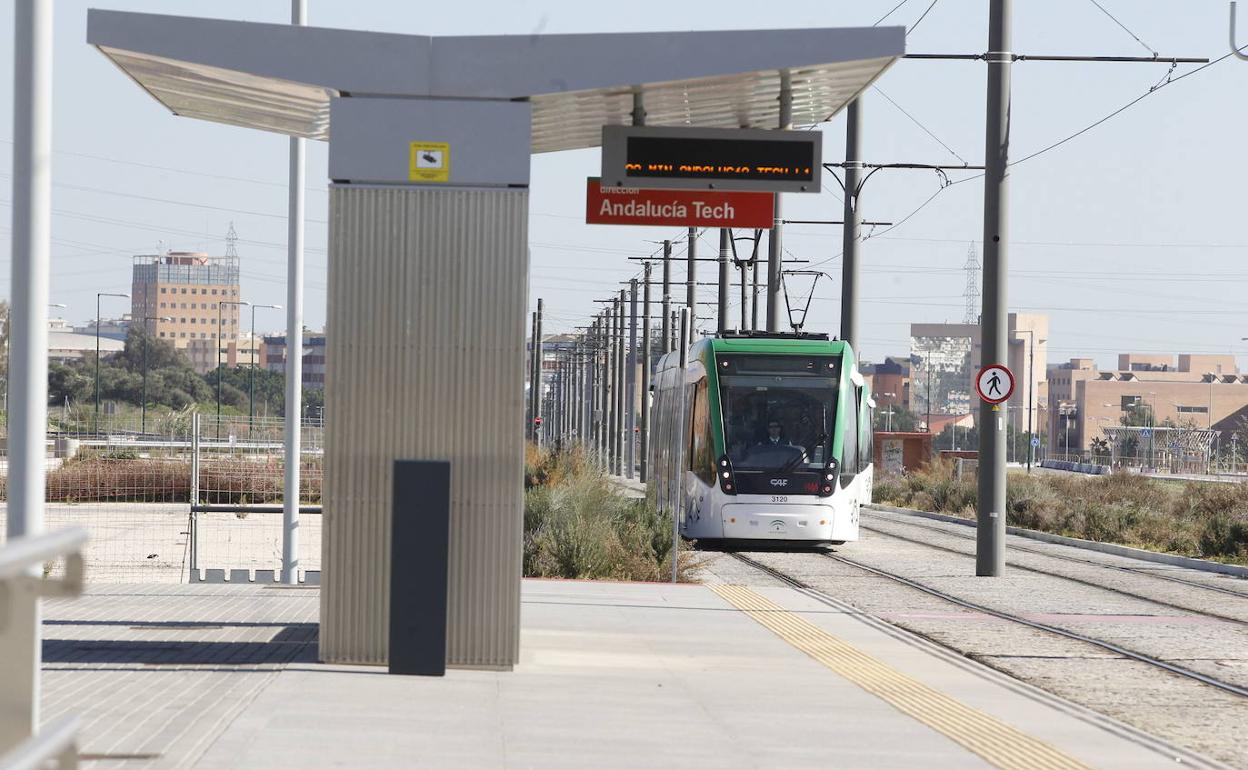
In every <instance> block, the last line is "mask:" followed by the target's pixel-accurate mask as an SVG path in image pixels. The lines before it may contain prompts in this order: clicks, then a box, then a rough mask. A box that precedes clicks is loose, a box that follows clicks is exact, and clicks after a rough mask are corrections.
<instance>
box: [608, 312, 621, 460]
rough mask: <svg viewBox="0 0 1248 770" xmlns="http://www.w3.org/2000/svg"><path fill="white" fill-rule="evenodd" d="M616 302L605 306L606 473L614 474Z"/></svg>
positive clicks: (617, 416) (617, 429)
mask: <svg viewBox="0 0 1248 770" xmlns="http://www.w3.org/2000/svg"><path fill="white" fill-rule="evenodd" d="M616 302H617V300H616V299H615V298H612V299H611V301H610V303H609V304H608V305H607V309H606V313H607V362H606V365H607V382H608V383H609V387H608V388H607V473H610V474H615V472H616V459H617V458H616V454H615V444H616V442H615V439H616V437H618V436H619V434H620V414H619V412H617V411H616V408H615V396H616V393H618V392H619V390H620V381H619V379H618V372H617V371H616V369H615V348H616V345H618V344H619V338H620V330H619V328H617V326H616V319H615V316H616V312H615V311H616V307H615V305H616Z"/></svg>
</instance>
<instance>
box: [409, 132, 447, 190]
mask: <svg viewBox="0 0 1248 770" xmlns="http://www.w3.org/2000/svg"><path fill="white" fill-rule="evenodd" d="M407 178H408V179H410V180H411V181H413V182H449V181H450V179H451V145H450V144H449V143H447V142H412V146H411V154H410V155H409V157H408V166H407Z"/></svg>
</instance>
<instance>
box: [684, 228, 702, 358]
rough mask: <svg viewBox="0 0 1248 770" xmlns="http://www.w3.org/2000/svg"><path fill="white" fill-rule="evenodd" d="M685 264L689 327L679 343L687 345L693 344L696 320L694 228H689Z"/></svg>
mask: <svg viewBox="0 0 1248 770" xmlns="http://www.w3.org/2000/svg"><path fill="white" fill-rule="evenodd" d="M686 251H687V253H686V255H685V256H686V257H687V264H688V265H689V268H688V270H687V271H686V276H685V278H686V281H685V305H686V306H687V307H688V308H689V328H688V329H687V330H686V333H687V336H685V335H682V336H681V344H682V345H684V346H685V347H688V346H690V345H692V344H693V335H694V333H695V332H694V330H693V327H694V325H695V324H696V322H697V320H698V288H697V281H698V231H697V229H696V228H693V227H690V228H689V248H688V249H687V250H686Z"/></svg>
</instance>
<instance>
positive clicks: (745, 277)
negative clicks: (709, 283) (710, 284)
mask: <svg viewBox="0 0 1248 770" xmlns="http://www.w3.org/2000/svg"><path fill="white" fill-rule="evenodd" d="M728 233H729V235H731V234H732V231H731V230H729V231H728ZM747 269H748V268H747V266H746V264H745V263H744V262H742V263H741V331H747V330H749V328H750V327H749V326H748V325H747V323H748V321H749V316H748V315H747V313H748V312H749V310H750V299H749V296H750V295H749V291H750V280H749V279H750V276H749V273H748V272H747Z"/></svg>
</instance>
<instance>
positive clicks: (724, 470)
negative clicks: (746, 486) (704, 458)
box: [718, 455, 737, 495]
mask: <svg viewBox="0 0 1248 770" xmlns="http://www.w3.org/2000/svg"><path fill="white" fill-rule="evenodd" d="M718 463H719V486H720V489H722V490H724V494H726V495H735V494H736V493H737V480H736V479H735V478H733V474H732V461H730V460H729V459H728V455H723V456H721V457H720V458H719V460H718Z"/></svg>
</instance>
